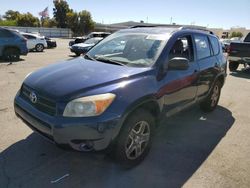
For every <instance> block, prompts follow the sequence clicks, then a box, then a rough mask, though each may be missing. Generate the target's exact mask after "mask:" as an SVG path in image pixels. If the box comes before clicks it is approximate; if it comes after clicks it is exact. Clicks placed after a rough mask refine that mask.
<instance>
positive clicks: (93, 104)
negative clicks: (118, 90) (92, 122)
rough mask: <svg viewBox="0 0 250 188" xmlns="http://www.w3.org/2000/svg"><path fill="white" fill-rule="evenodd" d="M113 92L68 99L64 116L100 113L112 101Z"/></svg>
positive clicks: (85, 115)
mask: <svg viewBox="0 0 250 188" xmlns="http://www.w3.org/2000/svg"><path fill="white" fill-rule="evenodd" d="M114 98H115V94H112V93H106V94H100V95H93V96H88V97H82V98H79V99H75V100H73V101H70V102H69V103H68V104H67V106H66V108H65V110H64V112H63V116H65V117H90V116H98V115H100V114H102V113H103V112H104V111H105V110H106V109H107V108H108V107H109V105H110V104H111V103H112V102H113V100H114Z"/></svg>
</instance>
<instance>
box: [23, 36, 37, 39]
mask: <svg viewBox="0 0 250 188" xmlns="http://www.w3.org/2000/svg"><path fill="white" fill-rule="evenodd" d="M23 36H24V37H25V38H26V39H36V37H34V36H31V35H23Z"/></svg>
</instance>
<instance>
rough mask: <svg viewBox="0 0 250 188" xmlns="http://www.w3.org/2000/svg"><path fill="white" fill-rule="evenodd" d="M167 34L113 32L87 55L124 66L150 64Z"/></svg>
mask: <svg viewBox="0 0 250 188" xmlns="http://www.w3.org/2000/svg"><path fill="white" fill-rule="evenodd" d="M167 39H168V35H167V34H166V35H163V34H146V33H119V32H118V33H115V34H112V35H110V36H109V37H107V38H105V39H104V40H103V41H101V42H100V43H99V44H97V45H96V46H95V47H94V48H92V49H91V50H90V51H89V52H88V56H90V57H92V58H94V59H96V60H99V59H104V58H105V60H107V59H108V60H109V61H113V62H115V61H116V62H119V63H123V64H124V65H126V66H133V67H148V66H152V65H153V64H154V63H155V61H156V59H157V58H158V56H159V54H160V52H161V50H162V48H163V46H164V44H165V42H166V40H167Z"/></svg>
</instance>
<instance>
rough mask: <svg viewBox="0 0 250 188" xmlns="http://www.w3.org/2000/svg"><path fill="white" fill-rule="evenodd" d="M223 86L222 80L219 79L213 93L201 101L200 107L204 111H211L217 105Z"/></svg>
mask: <svg viewBox="0 0 250 188" xmlns="http://www.w3.org/2000/svg"><path fill="white" fill-rule="evenodd" d="M221 86H222V85H221V82H220V81H219V80H217V81H216V82H215V84H214V86H213V88H212V90H211V93H210V94H209V95H208V96H207V97H206V98H205V100H203V101H202V102H201V103H200V107H201V109H202V110H203V111H204V112H211V111H213V110H214V109H215V108H216V107H217V105H218V102H219V99H220V92H221Z"/></svg>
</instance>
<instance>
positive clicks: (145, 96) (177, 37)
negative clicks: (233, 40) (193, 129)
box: [14, 27, 226, 166]
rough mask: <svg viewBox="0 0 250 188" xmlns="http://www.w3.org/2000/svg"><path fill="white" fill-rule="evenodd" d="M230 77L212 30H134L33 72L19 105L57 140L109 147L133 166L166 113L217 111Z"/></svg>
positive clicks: (33, 125) (77, 145)
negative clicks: (195, 106)
mask: <svg viewBox="0 0 250 188" xmlns="http://www.w3.org/2000/svg"><path fill="white" fill-rule="evenodd" d="M225 76H226V59H225V57H224V56H223V54H222V47H221V45H220V42H219V41H218V38H217V37H216V36H215V35H213V34H212V33H211V32H208V31H203V30H198V29H192V28H164V27H138V28H129V29H125V30H120V31H118V32H116V33H114V34H112V35H110V36H108V37H107V38H105V39H104V40H103V41H101V42H100V43H98V44H97V45H96V46H95V47H93V48H92V49H91V50H90V51H89V52H88V53H87V54H86V55H85V56H82V57H79V58H76V59H73V60H70V61H66V62H64V63H59V64H55V65H51V66H48V67H46V68H43V69H41V70H38V71H36V72H33V73H32V74H30V75H28V76H27V77H26V79H25V80H24V82H23V84H22V86H21V89H20V91H18V93H17V95H16V98H15V102H14V106H15V112H16V115H17V116H18V117H20V118H21V119H22V120H23V121H24V122H25V123H26V124H27V125H28V126H29V127H30V128H32V129H33V130H34V131H36V132H38V133H40V134H41V135H43V136H44V137H46V138H48V139H49V140H51V141H53V142H54V143H56V144H58V145H69V146H70V147H71V148H73V149H76V150H79V151H91V150H95V151H98V150H104V149H105V148H111V149H112V150H111V151H112V152H113V156H115V158H116V159H117V160H118V161H119V162H121V163H122V164H124V165H126V166H134V165H136V164H138V163H139V162H141V161H142V160H143V159H144V157H145V156H146V155H147V153H148V151H149V149H150V146H151V142H152V136H153V133H154V130H155V128H156V125H157V120H158V119H159V118H160V117H161V116H162V115H164V116H165V115H166V116H170V115H173V114H175V113H177V112H179V111H181V110H183V109H185V108H187V107H189V106H190V105H192V104H194V103H199V104H200V107H201V109H202V110H204V111H206V112H208V111H213V110H214V109H215V108H216V106H217V104H218V101H219V97H220V91H221V88H222V86H223V84H224V82H225ZM108 146H110V147H108Z"/></svg>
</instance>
